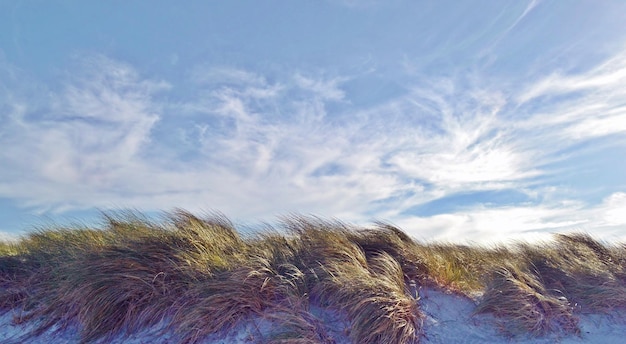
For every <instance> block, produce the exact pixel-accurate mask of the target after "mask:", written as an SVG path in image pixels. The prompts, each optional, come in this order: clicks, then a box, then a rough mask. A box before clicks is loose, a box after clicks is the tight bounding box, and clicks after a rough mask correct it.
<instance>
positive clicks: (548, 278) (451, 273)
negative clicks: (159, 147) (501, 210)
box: [0, 210, 626, 344]
mask: <svg viewBox="0 0 626 344" xmlns="http://www.w3.org/2000/svg"><path fill="white" fill-rule="evenodd" d="M104 220H105V221H104V222H105V224H104V226H103V227H102V228H96V229H94V228H80V227H73V228H49V229H41V230H38V231H35V232H33V233H31V234H29V235H28V236H26V237H25V238H23V239H22V240H20V241H18V242H13V243H1V244H0V310H2V311H9V310H11V311H13V312H15V314H17V315H16V317H15V321H16V322H18V323H19V322H26V321H31V320H32V321H35V323H36V324H37V325H36V326H35V328H34V330H33V331H32V332H31V333H28V334H26V335H25V337H24V338H23V339H24V340H26V339H28V338H29V336H37V335H39V334H41V333H43V332H45V331H49V330H57V331H62V330H64V329H68V328H74V329H77V330H78V331H79V333H80V340H81V342H84V343H93V342H107V340H108V339H110V338H111V337H114V336H118V335H124V334H130V333H136V332H139V331H141V330H142V329H146V328H150V327H153V326H155V325H157V324H162V323H166V324H167V328H166V329H165V330H166V331H169V332H171V333H174V335H175V338H176V339H177V340H178V341H179V342H180V343H197V342H200V341H202V340H203V339H204V338H207V337H208V336H212V335H222V334H227V333H228V332H229V331H231V330H233V329H234V328H235V327H236V326H237V325H238V324H241V323H243V322H245V321H246V320H249V319H252V318H254V317H256V318H262V319H265V320H267V321H268V322H269V323H271V324H272V326H273V327H274V328H275V330H274V331H273V332H272V333H273V335H272V336H270V337H268V338H264V339H263V341H265V342H271V343H333V338H332V335H331V331H329V330H328V329H327V328H326V325H325V324H324V322H323V320H322V319H320V318H319V317H318V316H316V315H315V312H312V310H311V307H312V306H315V307H322V308H325V309H329V310H331V311H333V312H337V313H338V314H343V315H345V317H346V318H347V320H348V321H349V323H350V326H349V337H350V339H351V340H352V341H353V342H354V343H366V344H367V343H418V342H419V341H420V339H421V338H422V335H423V328H422V321H423V319H424V315H423V314H422V312H421V311H420V300H419V288H421V287H431V288H441V289H444V290H447V291H450V292H455V293H459V294H462V295H465V296H467V297H469V298H472V299H473V300H474V301H475V302H476V304H477V306H476V309H475V313H476V314H480V313H490V314H493V315H495V316H496V319H498V321H499V324H500V328H501V329H502V331H503V332H504V333H506V334H509V335H517V334H528V333H530V334H531V335H537V336H541V335H545V334H547V333H549V332H552V331H561V332H565V333H571V334H577V333H578V332H579V328H578V323H577V314H581V313H591V312H594V313H597V312H609V311H612V310H614V309H615V308H624V307H626V287H625V286H626V284H625V283H626V247H625V246H623V245H622V246H619V245H614V246H610V245H606V244H602V243H600V242H598V241H596V240H594V239H593V238H591V237H590V236H588V235H585V234H571V235H562V234H560V235H556V236H555V237H554V240H553V241H550V242H546V243H542V244H535V245H529V244H523V243H520V244H517V245H513V246H507V247H492V248H485V247H478V246H472V247H470V246H463V245H451V244H426V243H420V242H416V241H414V240H412V239H411V238H410V237H408V236H407V235H406V234H405V233H404V232H402V231H401V230H400V229H398V228H396V227H394V226H391V225H389V224H385V223H377V224H375V225H374V226H373V227H371V228H359V227H355V226H350V225H347V224H344V223H341V222H339V221H329V220H324V219H320V218H315V217H301V216H292V217H288V218H285V219H283V220H282V222H281V225H280V228H278V229H271V228H270V229H268V230H266V231H264V232H261V233H257V234H255V235H250V236H247V237H242V236H241V235H240V233H239V232H238V231H237V230H236V229H235V227H234V226H233V224H232V223H230V221H229V220H228V219H227V218H226V217H224V216H221V215H219V214H217V215H216V214H213V215H210V216H206V217H204V218H201V217H198V216H196V215H193V214H191V213H188V212H185V211H183V210H177V211H174V212H172V213H170V214H168V215H167V216H166V217H164V219H163V220H162V221H160V222H158V223H156V222H154V221H150V220H148V219H146V218H144V217H142V216H141V215H138V214H133V213H125V214H117V215H115V214H113V215H112V214H108V215H104Z"/></svg>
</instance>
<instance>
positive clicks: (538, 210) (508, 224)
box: [396, 192, 626, 244]
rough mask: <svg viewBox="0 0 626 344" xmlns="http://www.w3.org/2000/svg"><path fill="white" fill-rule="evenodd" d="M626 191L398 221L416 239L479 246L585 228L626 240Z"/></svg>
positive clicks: (539, 238)
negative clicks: (591, 199) (591, 201)
mask: <svg viewBox="0 0 626 344" xmlns="http://www.w3.org/2000/svg"><path fill="white" fill-rule="evenodd" d="M624 207H626V194H625V193H623V192H616V193H613V194H612V195H610V196H609V197H607V198H605V199H604V200H603V201H602V203H600V204H598V205H595V206H589V205H586V204H584V203H582V202H571V201H569V202H561V203H558V204H541V205H521V206H507V207H498V206H496V207H491V208H486V207H484V206H479V207H474V208H471V209H466V210H464V211H461V212H456V213H451V214H441V215H434V216H430V217H408V218H404V219H401V220H398V221H396V223H397V224H398V225H400V226H401V227H402V228H404V229H405V230H407V232H408V233H409V234H410V235H413V236H415V237H417V238H420V237H422V238H429V239H434V240H438V241H446V242H456V243H467V242H477V243H483V244H491V243H506V242H513V241H515V240H525V241H534V240H544V239H548V238H549V233H556V232H558V233H570V232H587V233H589V234H591V235H593V236H595V237H600V238H605V239H612V240H615V241H616V242H624V241H626V233H625V232H624V230H623V229H624V227H625V226H626V216H624V215H623V213H624Z"/></svg>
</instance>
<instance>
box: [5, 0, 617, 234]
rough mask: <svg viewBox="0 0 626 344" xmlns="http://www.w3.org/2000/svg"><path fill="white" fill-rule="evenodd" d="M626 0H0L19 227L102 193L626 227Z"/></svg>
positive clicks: (553, 227) (504, 225)
mask: <svg viewBox="0 0 626 344" xmlns="http://www.w3.org/2000/svg"><path fill="white" fill-rule="evenodd" d="M624 23H626V2H625V1H622V0H603V1H591V0H586V1H583V0H572V1H556V0H555V1H549V0H544V1H541V0H531V1H522V0H498V1H465V0H454V1H452V0H441V1H422V0H419V1H417V0H416V1H413V0H409V1H403V0H385V1H379V0H362V1H359V0H319V1H263V2H260V1H258V2H257V1H237V0H233V1H178V2H172V1H164V0H154V1H140V0H137V1H117V0H115V1H82V0H81V1H79V0H46V1H43V0H22V1H18V0H0V237H3V238H14V237H16V236H19V235H24V234H25V233H28V232H30V231H32V230H34V229H36V228H38V227H39V226H42V225H45V224H50V223H56V224H61V225H64V224H68V223H85V224H90V223H96V222H97V221H99V219H100V218H101V217H100V214H101V212H107V211H119V210H124V209H133V210H137V211H140V212H144V213H145V214H147V215H151V214H162V212H164V211H171V210H173V209H175V208H183V209H186V210H189V211H191V212H194V213H197V214H206V213H209V212H212V211H219V212H222V213H223V214H225V215H226V216H228V217H229V218H230V219H231V220H233V222H234V223H235V224H236V225H238V226H241V227H242V228H254V227H255V226H257V225H259V224H264V223H270V224H272V223H276V222H277V221H280V218H281V216H287V215H289V214H294V213H297V214H304V215H308V214H312V215H317V216H321V217H323V218H336V219H339V220H342V221H345V222H348V223H354V224H371V223H373V222H374V221H385V222H389V223H392V224H395V225H397V226H399V227H400V228H402V229H403V230H405V231H406V232H407V233H409V234H410V235H411V236H413V237H415V238H417V239H420V240H444V241H451V242H494V241H498V240H510V239H520V238H521V239H524V238H533V237H543V236H546V235H548V233H555V232H571V231H577V232H586V233H589V234H591V235H593V236H595V237H597V238H599V239H602V240H606V241H626V25H624Z"/></svg>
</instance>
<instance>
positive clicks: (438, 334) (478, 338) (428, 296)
mask: <svg viewBox="0 0 626 344" xmlns="http://www.w3.org/2000/svg"><path fill="white" fill-rule="evenodd" d="M420 297H421V300H420V307H421V309H422V311H423V312H424V313H425V314H426V319H425V321H424V332H425V333H424V337H423V338H421V340H420V342H421V343H495V344H504V343H524V344H527V343H545V344H547V343H602V344H610V343H625V342H626V317H624V316H623V315H620V314H617V313H615V314H608V315H607V314H605V315H598V314H592V315H581V316H580V327H581V330H582V333H581V336H580V337H578V336H572V335H564V334H558V333H557V334H551V335H549V336H547V337H542V338H531V337H515V338H509V337H506V336H504V335H502V334H501V333H499V332H498V330H497V324H496V319H495V318H494V317H493V316H491V315H472V310H473V309H474V303H473V302H472V301H471V300H469V299H467V298H464V297H461V296H458V295H452V294H446V293H444V292H441V291H438V290H433V289H423V290H421V291H420ZM312 312H313V313H314V314H315V315H316V316H317V317H318V318H320V319H322V320H323V321H324V324H325V330H326V331H327V333H328V334H329V335H331V336H332V337H333V338H334V339H335V340H336V343H337V344H347V343H349V340H348V338H347V336H346V331H345V330H346V327H347V323H346V322H345V321H344V320H342V317H341V316H339V315H337V314H333V313H331V312H327V311H324V310H321V309H319V308H315V307H314V308H313V309H312ZM12 320H13V314H12V313H11V312H9V313H7V314H4V315H3V316H0V343H7V344H9V343H33V344H70V343H72V344H73V343H78V342H79V341H78V333H77V331H76V330H67V331H63V332H61V333H56V334H55V333H53V331H49V332H47V333H44V334H43V335H41V336H39V337H37V338H30V339H28V340H26V341H24V340H21V339H20V336H22V335H24V334H25V333H27V332H28V330H30V329H31V328H32V326H33V325H32V324H22V325H14V324H13V322H12ZM275 329H276V328H272V326H271V325H270V323H269V322H267V321H265V320H263V319H254V320H251V321H249V322H247V323H245V324H242V325H240V326H239V327H238V328H237V329H236V331H233V333H232V334H231V335H230V336H228V337H225V338H210V339H207V340H206V341H204V342H203V343H205V344H226V343H259V342H263V340H264V339H267V338H268V336H270V335H271V333H272V330H275ZM106 342H107V343H114V344H122V343H124V344H144V343H145V344H148V343H155V344H169V343H171V344H174V343H176V341H175V340H174V339H173V337H172V336H171V335H168V334H162V333H160V332H159V330H158V327H157V328H155V329H154V330H152V331H145V332H142V333H138V334H135V335H132V336H126V337H117V338H114V339H110V340H107V341H106Z"/></svg>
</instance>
